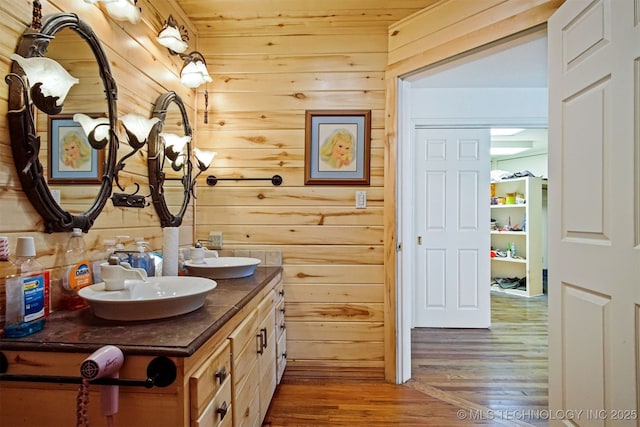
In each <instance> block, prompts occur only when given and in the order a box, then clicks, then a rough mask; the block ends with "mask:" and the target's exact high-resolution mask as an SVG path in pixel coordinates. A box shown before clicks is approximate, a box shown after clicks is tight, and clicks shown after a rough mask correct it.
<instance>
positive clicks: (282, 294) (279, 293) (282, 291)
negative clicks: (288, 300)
mask: <svg viewBox="0 0 640 427" xmlns="http://www.w3.org/2000/svg"><path fill="white" fill-rule="evenodd" d="M278 295H280V296H281V297H283V296H284V289H280V291H278Z"/></svg>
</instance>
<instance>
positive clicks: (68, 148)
mask: <svg viewBox="0 0 640 427" xmlns="http://www.w3.org/2000/svg"><path fill="white" fill-rule="evenodd" d="M60 170H61V171H64V170H81V171H89V170H91V146H90V145H89V143H88V142H87V141H86V139H85V138H83V137H82V136H81V135H80V134H79V133H78V132H76V131H69V132H67V133H65V134H64V136H63V137H62V140H61V143H60Z"/></svg>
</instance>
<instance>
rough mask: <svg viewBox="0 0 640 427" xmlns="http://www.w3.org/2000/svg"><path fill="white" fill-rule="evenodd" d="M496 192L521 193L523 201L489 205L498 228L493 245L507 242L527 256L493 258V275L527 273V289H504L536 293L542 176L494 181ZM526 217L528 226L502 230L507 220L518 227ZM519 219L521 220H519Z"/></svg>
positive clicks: (539, 277)
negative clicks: (523, 228) (521, 228)
mask: <svg viewBox="0 0 640 427" xmlns="http://www.w3.org/2000/svg"><path fill="white" fill-rule="evenodd" d="M493 184H494V189H493V190H494V191H495V194H497V195H505V194H508V193H515V194H521V195H522V198H523V199H522V200H521V199H520V198H518V200H519V201H520V202H524V203H510V204H506V203H505V204H501V205H497V204H496V205H490V207H491V211H490V212H491V220H492V221H495V222H493V224H495V225H496V226H497V227H498V228H497V229H494V230H491V229H489V232H490V237H491V246H492V247H494V248H504V247H505V246H506V244H507V242H508V243H514V244H515V245H516V247H517V249H518V250H517V251H516V254H517V255H521V254H522V255H525V256H526V258H525V259H521V258H507V257H495V258H491V276H492V277H516V276H517V277H524V278H526V289H524V290H520V291H515V290H501V291H502V292H507V293H512V294H515V295H524V296H529V297H531V296H535V295H540V294H541V293H542V215H543V213H542V189H541V187H542V180H541V179H540V178H535V177H521V178H520V177H519V178H513V179H504V180H500V181H495V182H493ZM510 201H511V200H510ZM522 221H526V228H525V230H518V231H516V230H513V231H512V230H509V231H506V230H501V229H500V228H499V227H503V226H505V224H509V225H512V226H513V227H515V228H519V227H521V226H522V225H523V222H522ZM518 223H519V224H518Z"/></svg>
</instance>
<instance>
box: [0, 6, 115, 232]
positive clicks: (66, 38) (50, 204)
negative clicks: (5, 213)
mask: <svg viewBox="0 0 640 427" xmlns="http://www.w3.org/2000/svg"><path fill="white" fill-rule="evenodd" d="M16 54H17V55H19V56H20V57H22V58H25V59H26V60H28V59H29V58H39V57H45V58H49V59H53V60H54V61H55V63H57V64H59V66H60V67H62V68H63V69H64V70H66V72H67V73H69V74H70V75H71V76H73V77H74V78H75V79H77V82H76V83H75V84H73V85H72V86H71V88H70V89H69V91H68V93H67V95H66V97H65V98H64V102H63V103H62V104H61V105H58V104H57V103H55V102H53V103H52V102H49V103H48V102H47V101H51V99H50V98H49V99H48V100H47V99H45V100H44V101H43V100H42V99H40V98H38V93H36V92H34V89H35V88H36V87H37V84H36V85H32V86H33V87H32V88H31V89H30V90H29V88H28V87H26V86H28V83H26V82H27V79H25V74H26V73H25V69H24V67H26V66H27V65H25V64H26V63H24V62H22V63H18V62H16V61H15V60H14V62H13V64H12V68H11V73H10V74H9V75H8V76H7V77H6V79H5V80H6V81H7V83H8V84H9V111H8V114H7V115H8V121H9V131H10V135H11V147H12V151H13V157H14V163H15V165H16V169H17V171H18V176H19V178H20V182H21V184H22V188H23V190H24V192H25V194H26V196H27V197H28V199H29V200H30V202H31V204H32V205H33V206H34V208H35V209H36V210H37V211H38V213H40V215H41V216H42V218H43V220H44V227H45V231H46V232H47V233H52V232H66V231H71V230H72V229H73V228H81V229H82V230H83V231H85V232H86V231H88V230H89V229H90V228H91V226H92V225H93V223H94V221H95V219H96V218H97V216H98V215H99V214H100V212H101V211H102V209H103V207H104V205H105V203H106V202H107V200H108V199H109V196H110V195H111V188H112V180H113V175H114V172H115V165H116V156H117V151H118V140H117V137H116V134H115V132H114V131H113V130H114V129H116V123H117V112H116V98H117V89H116V85H115V81H114V80H113V77H112V75H111V69H110V67H109V62H108V60H107V58H106V55H105V53H104V51H103V49H102V46H101V45H100V42H99V40H98V38H97V36H96V35H95V33H94V32H93V30H92V29H91V27H89V25H88V24H86V23H85V22H84V21H82V20H80V19H79V18H78V16H77V15H75V14H67V13H57V14H52V15H48V16H46V17H44V19H43V21H42V28H41V30H40V31H35V30H33V29H31V28H30V29H28V30H26V31H25V33H24V34H23V36H22V38H21V39H20V41H19V44H18V48H17V49H16ZM14 59H16V58H14ZM17 60H21V59H20V58H17ZM21 61H23V60H21ZM23 66H24V67H23ZM43 86H44V84H43V85H42V86H41V87H43ZM42 92H44V90H43V91H42ZM30 98H31V100H33V105H34V106H36V107H37V108H35V107H34V108H25V104H28V103H29V101H30ZM76 113H83V114H85V115H87V116H90V117H92V118H102V120H104V121H108V124H109V128H110V129H111V130H112V131H109V132H108V133H107V135H106V139H105V140H104V142H101V143H99V144H90V143H89V141H88V139H87V135H86V134H85V132H84V131H83V129H82V127H81V125H80V123H79V122H77V121H76V120H75V119H74V115H75V114H76Z"/></svg>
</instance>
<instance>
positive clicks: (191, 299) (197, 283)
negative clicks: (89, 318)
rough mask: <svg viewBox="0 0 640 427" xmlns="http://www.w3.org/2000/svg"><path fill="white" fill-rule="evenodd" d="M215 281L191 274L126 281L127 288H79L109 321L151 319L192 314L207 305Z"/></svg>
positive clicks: (85, 297) (95, 286) (86, 298)
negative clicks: (112, 289) (205, 302)
mask: <svg viewBox="0 0 640 427" xmlns="http://www.w3.org/2000/svg"><path fill="white" fill-rule="evenodd" d="M217 285H218V284H217V283H216V282H215V280H211V279H205V278H202V277H189V276H163V277H149V278H148V279H147V280H146V281H143V280H125V288H124V289H122V290H118V291H107V290H105V286H104V283H96V284H94V285H90V286H87V287H84V288H82V289H80V291H78V295H80V296H81V297H82V298H84V299H85V300H87V302H88V303H89V305H90V306H91V309H92V310H93V313H94V314H95V315H96V316H97V317H101V318H103V319H109V320H150V319H162V318H165V317H171V316H178V315H180V314H185V313H190V312H192V311H194V310H197V309H198V308H200V307H202V306H203V305H204V300H205V299H206V297H207V294H208V293H209V292H210V291H212V290H213V289H215V287H216V286H217Z"/></svg>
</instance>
